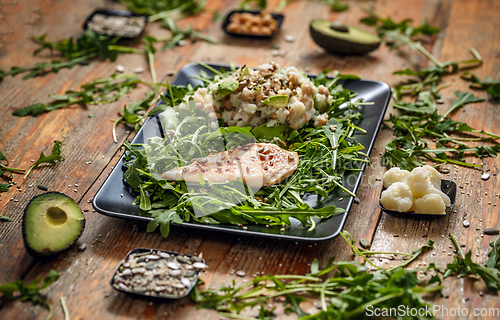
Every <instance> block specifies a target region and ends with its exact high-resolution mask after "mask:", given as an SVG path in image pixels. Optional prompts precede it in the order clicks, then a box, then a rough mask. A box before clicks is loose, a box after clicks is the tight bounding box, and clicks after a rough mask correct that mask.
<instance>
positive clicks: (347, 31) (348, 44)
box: [310, 20, 381, 55]
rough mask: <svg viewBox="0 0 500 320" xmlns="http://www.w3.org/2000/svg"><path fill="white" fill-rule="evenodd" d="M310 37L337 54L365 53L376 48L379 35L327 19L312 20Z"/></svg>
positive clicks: (378, 43)
mask: <svg viewBox="0 0 500 320" xmlns="http://www.w3.org/2000/svg"><path fill="white" fill-rule="evenodd" d="M310 32H311V37H312V38H313V40H314V42H316V43H317V44H318V45H319V46H320V47H322V48H323V49H325V50H326V51H328V52H330V53H335V54H339V55H356V54H365V53H368V52H370V51H373V50H375V49H377V48H378V46H379V45H380V41H381V40H380V37H379V36H377V35H375V34H373V33H370V32H366V31H364V30H361V29H358V28H355V27H351V26H344V25H338V24H335V23H333V24H332V22H330V21H328V20H313V21H312V22H311V25H310Z"/></svg>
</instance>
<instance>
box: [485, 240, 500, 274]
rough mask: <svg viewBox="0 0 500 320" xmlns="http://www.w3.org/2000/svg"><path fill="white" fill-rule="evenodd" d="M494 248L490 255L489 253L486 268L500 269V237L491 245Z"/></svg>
mask: <svg viewBox="0 0 500 320" xmlns="http://www.w3.org/2000/svg"><path fill="white" fill-rule="evenodd" d="M490 246H491V247H492V249H491V251H490V253H488V257H489V259H488V261H486V267H488V268H498V267H500V237H498V238H496V240H495V241H493V242H492V243H490Z"/></svg>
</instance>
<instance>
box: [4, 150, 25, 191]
mask: <svg viewBox="0 0 500 320" xmlns="http://www.w3.org/2000/svg"><path fill="white" fill-rule="evenodd" d="M2 162H4V163H5V164H4V163H2ZM8 165H9V161H8V160H7V157H5V156H4V154H3V153H2V151H0V177H5V178H10V177H11V176H12V173H24V169H18V168H12V167H8ZM10 186H12V183H1V184H0V192H6V191H7V190H8V189H9V188H10Z"/></svg>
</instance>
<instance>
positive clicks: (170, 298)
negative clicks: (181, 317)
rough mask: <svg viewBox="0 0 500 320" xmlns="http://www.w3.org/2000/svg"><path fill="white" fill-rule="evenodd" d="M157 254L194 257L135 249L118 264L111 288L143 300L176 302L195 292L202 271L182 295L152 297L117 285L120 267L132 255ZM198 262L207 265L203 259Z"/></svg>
mask: <svg viewBox="0 0 500 320" xmlns="http://www.w3.org/2000/svg"><path fill="white" fill-rule="evenodd" d="M157 252H162V253H168V254H169V255H171V256H176V257H177V256H182V257H185V258H187V259H190V258H191V257H193V256H192V255H188V254H183V253H178V252H173V251H167V250H161V249H146V248H137V249H134V250H132V251H130V252H129V253H127V255H126V256H125V257H124V258H123V259H122V261H120V263H119V264H118V267H117V268H116V270H115V272H114V273H113V277H111V282H110V284H111V287H112V288H113V289H115V290H117V291H120V292H123V293H128V294H132V295H135V296H138V297H143V298H148V299H160V300H162V299H167V300H175V299H181V298H184V297H186V296H187V295H188V294H189V293H190V292H191V290H193V288H194V286H195V285H196V283H197V282H198V277H199V275H200V273H201V271H202V270H201V269H200V270H198V271H197V272H196V276H195V277H194V278H193V280H192V282H191V285H190V286H189V287H188V288H187V290H186V291H185V292H184V293H183V294H181V295H174V294H162V295H152V294H146V293H143V292H138V291H134V290H133V289H130V290H128V289H124V288H121V287H120V286H119V285H118V283H116V281H115V277H116V275H117V273H118V272H119V271H120V267H122V266H123V264H124V263H125V262H126V261H127V258H128V257H129V256H130V255H132V254H141V253H144V254H147V253H151V254H154V253H157ZM153 261H154V260H153ZM198 262H202V263H205V260H203V259H201V260H199V261H198Z"/></svg>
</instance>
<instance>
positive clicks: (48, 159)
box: [23, 140, 64, 179]
mask: <svg viewBox="0 0 500 320" xmlns="http://www.w3.org/2000/svg"><path fill="white" fill-rule="evenodd" d="M61 147H62V142H61V141H57V140H56V141H54V147H53V148H52V153H51V154H50V155H48V156H45V154H43V152H42V153H41V154H40V157H39V158H38V160H37V161H35V163H33V164H32V165H31V167H29V169H28V171H27V172H26V174H25V175H24V177H23V179H26V177H27V176H28V175H29V174H30V172H31V170H33V169H36V168H38V166H39V165H40V164H42V163H48V164H54V165H55V164H56V160H57V161H63V160H64V158H63V157H62V156H61V149H62V148H61Z"/></svg>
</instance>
